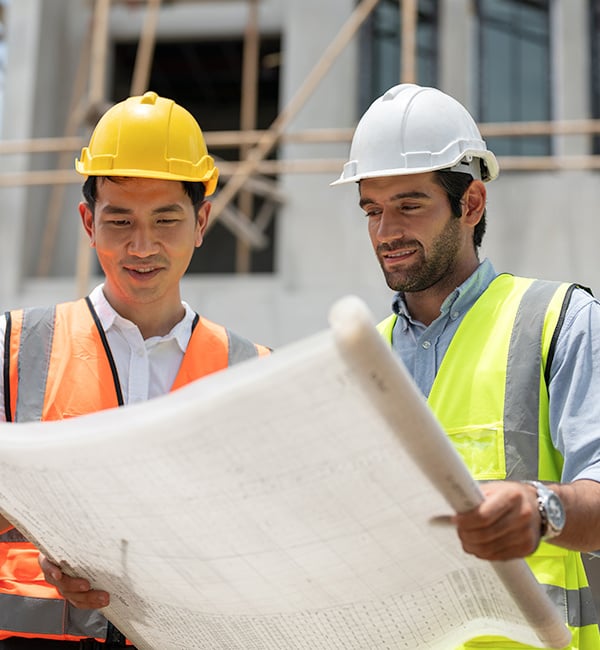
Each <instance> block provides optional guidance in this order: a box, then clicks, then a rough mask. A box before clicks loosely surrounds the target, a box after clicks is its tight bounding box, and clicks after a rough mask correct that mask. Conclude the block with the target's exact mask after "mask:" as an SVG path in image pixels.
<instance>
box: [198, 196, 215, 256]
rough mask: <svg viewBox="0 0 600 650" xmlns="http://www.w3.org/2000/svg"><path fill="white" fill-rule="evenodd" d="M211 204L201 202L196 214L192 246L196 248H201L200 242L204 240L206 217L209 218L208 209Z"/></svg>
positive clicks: (206, 224)
mask: <svg viewBox="0 0 600 650" xmlns="http://www.w3.org/2000/svg"><path fill="white" fill-rule="evenodd" d="M211 207H212V204H211V203H209V202H208V201H203V202H202V205H201V206H200V209H199V210H198V213H197V214H196V230H195V242H194V245H195V246H196V248H198V247H199V246H201V244H202V241H203V240H204V233H205V231H206V228H207V226H208V217H209V216H210V209H211Z"/></svg>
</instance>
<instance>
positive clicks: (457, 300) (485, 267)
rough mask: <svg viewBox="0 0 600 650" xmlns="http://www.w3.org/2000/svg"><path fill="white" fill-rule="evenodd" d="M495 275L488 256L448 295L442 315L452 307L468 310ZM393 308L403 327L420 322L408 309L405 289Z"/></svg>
mask: <svg viewBox="0 0 600 650" xmlns="http://www.w3.org/2000/svg"><path fill="white" fill-rule="evenodd" d="M495 277H496V271H495V270H494V267H493V265H492V263H491V262H490V261H489V260H488V259H487V258H486V259H484V260H483V262H481V264H480V265H479V266H478V267H477V268H476V269H475V271H474V272H473V273H472V274H471V275H470V276H469V277H468V278H467V279H466V280H465V281H464V282H463V283H462V284H461V285H460V286H459V287H457V288H456V289H454V291H452V293H450V294H449V295H448V296H447V297H446V299H445V300H444V302H443V303H442V306H441V308H440V316H445V315H446V314H448V313H449V312H450V310H451V309H452V310H453V311H458V312H460V313H463V314H464V313H465V312H467V311H468V310H469V309H470V308H471V307H472V306H473V305H474V304H475V301H476V300H477V299H478V298H479V296H481V294H482V293H483V292H484V291H485V290H486V289H487V288H488V286H489V285H490V283H491V282H492V280H493V279H494V278H495ZM392 309H393V311H394V313H395V314H397V316H398V317H399V320H400V321H401V324H400V325H401V327H402V329H406V328H408V326H409V325H410V324H412V325H415V324H417V323H418V321H415V320H414V319H413V318H412V316H411V315H410V313H409V311H408V307H407V306H406V300H405V297H404V292H403V291H399V292H398V293H397V294H396V296H395V297H394V301H393V303H392ZM418 324H420V323H418Z"/></svg>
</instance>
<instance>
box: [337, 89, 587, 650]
mask: <svg viewBox="0 0 600 650" xmlns="http://www.w3.org/2000/svg"><path fill="white" fill-rule="evenodd" d="M498 171H499V170H498V163H497V161H496V158H495V156H494V154H493V153H492V152H491V151H489V150H488V149H487V147H486V144H485V142H484V141H483V140H482V138H481V135H480V133H479V130H478V129H477V126H476V124H475V122H474V120H473V118H472V117H471V115H470V114H469V113H468V112H467V110H466V109H465V108H464V107H463V106H462V105H461V104H460V103H458V102H457V101H456V100H454V99H453V98H452V97H449V96H448V95H446V94H444V93H442V92H441V91H439V90H437V89H434V88H424V87H420V86H417V85H412V84H402V85H398V86H395V87H393V88H391V89H390V90H388V91H387V92H386V93H385V94H384V95H383V96H381V97H380V98H378V99H377V100H376V101H375V102H374V103H373V104H372V105H371V106H370V108H369V109H368V110H367V111H366V113H365V114H364V115H363V117H362V118H361V120H360V122H359V124H358V126H357V128H356V131H355V134H354V138H353V141H352V146H351V151H350V160H349V161H348V162H347V163H346V165H345V166H344V169H343V172H342V174H341V176H340V178H339V179H338V180H337V181H335V182H334V183H333V185H337V184H341V183H357V184H358V191H359V197H360V206H361V208H362V209H363V210H364V212H365V214H366V217H367V221H368V231H369V236H370V238H371V243H372V245H373V249H374V251H375V254H376V255H377V258H378V260H379V262H380V264H381V268H382V270H383V273H384V275H385V278H386V281H387V284H388V285H389V286H390V288H392V289H393V290H394V291H396V292H397V294H396V297H395V300H394V303H393V312H394V313H393V314H392V315H391V316H390V317H389V318H387V319H386V320H385V321H383V322H382V323H380V325H379V329H380V331H381V332H382V334H383V336H385V338H386V339H387V340H388V341H389V342H390V345H391V346H392V348H393V349H394V351H395V352H397V354H398V355H399V356H400V358H401V359H402V361H403V362H404V364H405V365H406V366H407V368H408V370H409V372H410V373H411V374H412V376H413V378H414V379H415V381H416V383H417V385H418V386H419V387H420V389H421V391H422V392H423V393H424V394H425V396H426V397H427V399H428V403H429V405H430V407H431V408H432V410H433V412H434V413H435V414H436V416H437V417H438V419H439V421H440V422H441V424H442V425H443V426H444V428H445V430H446V431H447V433H448V435H449V437H450V439H451V440H452V442H453V443H454V444H455V446H456V448H457V450H458V451H459V453H460V454H461V455H462V456H463V458H464V460H465V462H466V464H467V466H468V467H469V469H470V470H471V472H472V474H473V475H474V477H475V478H476V479H478V480H481V481H484V483H482V490H483V492H484V494H485V499H484V501H483V502H482V504H481V505H480V506H479V507H477V508H475V509H474V510H472V511H470V512H468V513H466V514H461V515H457V516H455V518H454V523H455V525H456V528H457V532H458V535H459V537H460V540H461V542H462V546H463V548H464V550H465V551H466V552H468V553H472V554H474V555H476V556H477V557H480V558H483V559H486V560H509V559H512V558H523V557H527V558H528V563H529V564H530V566H531V568H532V570H533V571H534V573H535V575H536V576H537V578H538V580H539V582H540V583H541V584H543V585H544V587H545V589H546V591H547V592H548V594H549V595H550V597H551V599H552V600H553V601H554V602H555V603H556V604H557V606H558V607H559V608H560V609H561V611H562V612H564V616H565V623H566V624H567V625H568V626H569V628H570V630H571V633H572V636H573V641H572V645H570V646H569V648H571V649H577V650H596V649H598V648H600V635H599V633H598V625H597V620H596V608H595V606H594V602H593V598H592V596H591V592H590V588H589V586H588V581H587V578H586V575H585V571H584V568H583V565H582V562H581V556H580V552H591V551H595V550H597V549H599V548H600V393H599V390H600V303H598V301H597V300H595V299H594V298H593V297H592V296H591V295H590V294H589V293H588V292H587V291H585V290H584V289H582V288H581V287H579V286H574V285H569V284H566V283H559V282H547V281H539V280H531V279H525V278H519V277H514V276H512V275H509V274H500V275H498V274H497V273H496V272H495V270H494V268H493V267H492V264H491V262H490V261H489V260H487V259H486V260H484V261H482V262H481V261H480V260H479V256H478V248H479V245H480V244H481V240H482V237H483V234H484V231H485V217H486V186H485V183H486V182H488V181H492V180H494V179H495V178H496V177H497V175H498ZM464 647H465V648H475V647H477V648H482V647H486V648H490V649H492V648H493V649H495V650H505V649H506V650H507V649H508V648H511V649H512V648H515V649H516V648H521V649H522V648H525V647H527V646H524V645H522V644H518V643H516V642H512V641H509V640H507V639H503V638H500V637H495V636H489V637H479V638H477V639H473V641H472V644H471V643H469V644H467V645H466V646H464Z"/></svg>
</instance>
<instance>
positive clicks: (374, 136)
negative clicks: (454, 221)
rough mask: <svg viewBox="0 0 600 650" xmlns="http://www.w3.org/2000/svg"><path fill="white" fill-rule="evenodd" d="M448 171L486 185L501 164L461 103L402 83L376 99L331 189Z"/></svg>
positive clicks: (356, 133)
mask: <svg viewBox="0 0 600 650" xmlns="http://www.w3.org/2000/svg"><path fill="white" fill-rule="evenodd" d="M441 169H444V170H446V169H448V170H452V171H463V172H466V173H468V174H471V175H472V176H473V177H474V178H477V179H481V180H483V181H491V180H494V178H496V177H497V176H498V173H499V167H498V161H497V160H496V157H495V156H494V154H493V153H492V152H491V151H489V150H488V149H487V147H486V144H485V142H484V141H483V140H482V139H481V134H480V133H479V129H478V128H477V125H476V124H475V121H474V120H473V118H472V117H471V115H470V114H469V112H468V111H467V110H466V109H465V107H464V106H462V104H460V103H459V102H457V101H456V100H455V99H453V98H452V97H450V96H449V95H446V94H445V93H443V92H441V91H440V90H437V89H436V88H424V87H421V86H417V85H415V84H400V85H398V86H394V87H393V88H390V89H389V90H388V91H387V92H386V93H385V94H383V95H382V96H381V97H379V98H378V99H376V100H375V101H374V102H373V103H372V104H371V106H370V107H369V109H368V110H367V111H366V113H365V114H364V115H363V116H362V118H361V119H360V121H359V123H358V126H357V127H356V130H355V132H354V137H353V138H352V146H351V148H350V160H349V161H348V162H347V163H346V164H345V165H344V170H343V171H342V174H341V176H340V177H339V178H338V180H337V181H334V182H333V183H331V184H332V185H340V184H342V183H351V182H356V181H360V180H361V179H363V178H375V177H378V176H398V175H404V174H420V173H423V172H430V171H434V170H441Z"/></svg>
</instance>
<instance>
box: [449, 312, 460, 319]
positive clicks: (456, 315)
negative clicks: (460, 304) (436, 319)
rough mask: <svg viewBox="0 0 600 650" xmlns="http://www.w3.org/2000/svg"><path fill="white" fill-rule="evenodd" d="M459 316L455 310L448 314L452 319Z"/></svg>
mask: <svg viewBox="0 0 600 650" xmlns="http://www.w3.org/2000/svg"><path fill="white" fill-rule="evenodd" d="M459 316H460V314H459V313H458V312H457V311H453V312H452V313H451V314H450V318H451V319H452V320H456V319H457V318H458V317H459Z"/></svg>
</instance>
